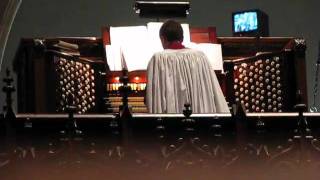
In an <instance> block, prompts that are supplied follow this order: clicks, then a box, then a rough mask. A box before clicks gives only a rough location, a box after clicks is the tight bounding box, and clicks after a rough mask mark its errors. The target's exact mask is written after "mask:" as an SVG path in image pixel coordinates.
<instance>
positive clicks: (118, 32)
mask: <svg viewBox="0 0 320 180" xmlns="http://www.w3.org/2000/svg"><path fill="white" fill-rule="evenodd" d="M147 33H148V32H147V27H146V26H126V27H110V41H111V46H109V45H107V46H106V49H107V50H106V53H107V59H108V64H109V67H110V69H111V70H113V71H116V70H121V68H122V67H125V66H127V68H128V70H129V71H134V70H142V69H147V65H148V62H149V60H150V58H151V57H152V55H153V51H152V50H151V49H150V46H149V44H150V43H151V42H150V41H149V39H148V37H147V36H146V35H147ZM123 60H125V62H126V65H124V64H123V63H121V62H124V61H123ZM119 63H120V64H119Z"/></svg>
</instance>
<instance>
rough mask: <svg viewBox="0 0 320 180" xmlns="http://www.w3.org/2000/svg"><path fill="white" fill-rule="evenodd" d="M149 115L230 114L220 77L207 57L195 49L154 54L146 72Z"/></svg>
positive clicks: (168, 50) (169, 50) (170, 50)
mask: <svg viewBox="0 0 320 180" xmlns="http://www.w3.org/2000/svg"><path fill="white" fill-rule="evenodd" d="M147 76H148V83H147V99H146V102H147V106H148V110H149V112H150V113H182V111H183V109H184V104H186V103H190V104H191V107H192V111H193V113H230V111H229V108H228V105H227V102H226V100H225V97H224V95H223V93H222V90H221V88H220V85H219V82H218V79H217V76H216V74H215V72H214V70H213V69H212V67H211V66H210V63H209V61H208V58H207V57H206V56H205V54H204V53H203V52H201V51H198V50H193V49H178V50H173V49H167V50H164V51H162V52H159V53H155V54H154V55H153V57H152V58H151V60H150V61H149V64H148V69H147Z"/></svg>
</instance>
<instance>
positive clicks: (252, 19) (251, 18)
mask: <svg viewBox="0 0 320 180" xmlns="http://www.w3.org/2000/svg"><path fill="white" fill-rule="evenodd" d="M233 23H234V24H233V25H234V32H247V31H253V30H257V29H258V16H257V12H242V13H237V14H234V15H233Z"/></svg>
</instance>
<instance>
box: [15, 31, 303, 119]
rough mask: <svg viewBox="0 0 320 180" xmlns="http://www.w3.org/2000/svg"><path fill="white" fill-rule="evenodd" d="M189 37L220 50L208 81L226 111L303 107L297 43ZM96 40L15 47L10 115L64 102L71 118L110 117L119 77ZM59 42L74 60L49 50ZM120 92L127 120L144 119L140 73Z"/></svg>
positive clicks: (202, 34) (52, 108)
mask: <svg viewBox="0 0 320 180" xmlns="http://www.w3.org/2000/svg"><path fill="white" fill-rule="evenodd" d="M190 33H191V36H190V37H191V41H192V42H196V43H208V42H210V43H219V44H221V46H222V55H223V60H224V70H225V72H223V73H222V72H218V71H216V74H217V76H218V79H219V82H220V85H221V87H222V90H223V92H224V94H225V97H226V99H227V101H228V103H229V106H232V105H233V104H238V103H241V104H242V105H243V106H244V108H245V110H246V111H247V112H290V111H294V105H295V104H297V102H301V103H304V104H307V89H306V72H305V48H306V45H305V41H304V40H303V39H297V38H290V37H286V38H280V37H279V38H278V37H274V38H273V37H261V38H255V37H216V34H215V28H213V27H210V28H190ZM102 34H103V35H102V38H95V37H93V38H42V39H22V40H21V44H20V48H19V50H18V53H17V56H16V60H15V70H16V72H17V74H18V112H23V113H28V112H30V113H53V112H64V111H65V108H66V106H67V99H68V98H67V97H68V94H72V97H73V98H72V104H73V105H75V106H76V107H77V112H78V113H99V112H118V111H119V106H120V105H121V104H122V101H121V99H122V98H121V95H120V92H119V87H120V86H121V85H122V84H121V82H120V78H121V72H120V71H110V70H109V69H108V67H107V65H106V61H107V60H106V59H105V51H104V45H107V44H110V34H109V29H108V28H103V29H102ZM39 40H41V41H39ZM59 40H60V41H65V42H67V43H73V44H76V45H78V46H79V54H77V55H70V53H69V54H68V52H65V51H60V50H61V49H60V50H59V49H57V48H56V47H55V46H54V44H55V43H57V42H58V41H59ZM39 42H40V43H39ZM41 43H42V45H43V47H42V46H41ZM39 44H40V45H39ZM128 85H129V86H130V87H131V90H132V92H131V93H130V94H129V97H128V101H129V105H130V106H131V107H132V112H133V113H146V112H147V109H146V106H145V99H144V97H145V89H146V71H144V70H141V71H132V72H129V83H128ZM297 94H298V95H297Z"/></svg>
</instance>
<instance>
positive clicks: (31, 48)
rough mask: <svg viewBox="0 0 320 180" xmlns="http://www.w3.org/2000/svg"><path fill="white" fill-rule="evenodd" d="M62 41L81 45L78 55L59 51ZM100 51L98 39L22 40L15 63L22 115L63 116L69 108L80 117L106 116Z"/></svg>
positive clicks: (103, 76)
mask: <svg viewBox="0 0 320 180" xmlns="http://www.w3.org/2000/svg"><path fill="white" fill-rule="evenodd" d="M59 40H60V41H62V40H63V41H66V42H69V43H75V44H77V43H78V44H79V48H78V50H77V51H78V52H75V51H71V50H67V49H60V48H57V47H56V46H55V45H56V44H57V42H58V41H59ZM100 47H101V46H100V44H99V39H98V40H95V38H93V39H89V38H52V39H51V38H48V39H22V40H21V44H20V47H19V50H18V54H17V57H16V61H15V64H16V65H15V69H16V70H17V71H18V79H19V81H18V89H19V90H18V100H19V102H18V110H19V112H29V113H30V112H34V113H61V112H65V111H66V107H67V106H68V105H74V106H75V107H76V112H77V113H79V114H83V113H92V112H104V111H105V108H104V102H103V99H102V98H103V97H104V96H105V90H104V88H105V80H104V79H105V63H104V59H103V55H102V52H100V51H101V50H102V49H99V48H100ZM73 54H76V55H73ZM69 101H70V102H69Z"/></svg>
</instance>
